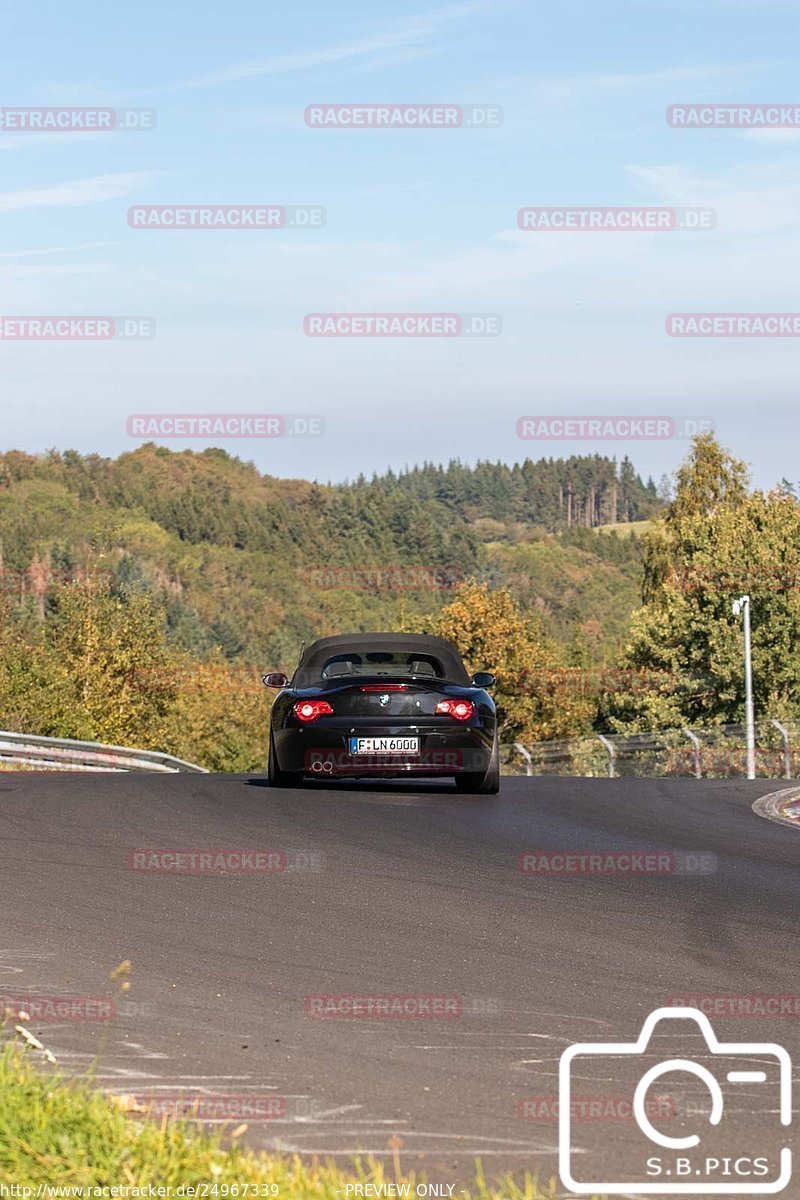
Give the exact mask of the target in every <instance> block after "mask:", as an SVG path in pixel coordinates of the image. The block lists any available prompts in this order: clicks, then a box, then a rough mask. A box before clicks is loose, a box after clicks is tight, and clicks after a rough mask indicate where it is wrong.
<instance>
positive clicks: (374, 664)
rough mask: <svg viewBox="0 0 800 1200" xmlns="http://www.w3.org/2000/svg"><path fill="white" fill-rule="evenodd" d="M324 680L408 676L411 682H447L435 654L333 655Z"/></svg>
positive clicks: (376, 652)
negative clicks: (414, 679) (438, 680)
mask: <svg viewBox="0 0 800 1200" xmlns="http://www.w3.org/2000/svg"><path fill="white" fill-rule="evenodd" d="M321 674H322V678H323V679H338V678H343V679H344V678H347V677H348V676H354V677H355V676H361V677H363V676H365V675H367V676H376V675H379V676H380V675H401V676H402V675H407V676H408V677H409V678H410V679H412V678H415V677H418V678H428V679H444V674H445V672H444V667H443V666H442V664H441V662H440V661H439V659H438V658H435V657H434V656H433V655H431V654H409V653H394V654H392V653H390V652H388V651H385V650H375V651H373V652H367V653H364V654H356V653H347V652H345V653H343V654H333V655H331V657H330V658H328V659H326V661H325V664H324V666H323V668H322V672H321Z"/></svg>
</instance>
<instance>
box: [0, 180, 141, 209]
mask: <svg viewBox="0 0 800 1200" xmlns="http://www.w3.org/2000/svg"><path fill="white" fill-rule="evenodd" d="M154 178H155V174H154V172H153V171H120V172H118V173H117V174H115V175H93V176H92V177H91V178H89V179H74V180H70V181H69V182H67V183H54V184H51V185H50V186H49V187H44V188H32V189H30V190H28V191H22V192H2V193H0V213H3V212H24V211H26V210H28V209H34V208H71V207H78V206H81V207H82V206H84V205H87V204H100V203H102V202H103V201H104V200H118V199H120V197H121V196H128V195H130V194H131V193H133V192H137V191H139V189H140V188H143V187H146V186H147V185H148V184H149V183H151V182H152V180H153V179H154Z"/></svg>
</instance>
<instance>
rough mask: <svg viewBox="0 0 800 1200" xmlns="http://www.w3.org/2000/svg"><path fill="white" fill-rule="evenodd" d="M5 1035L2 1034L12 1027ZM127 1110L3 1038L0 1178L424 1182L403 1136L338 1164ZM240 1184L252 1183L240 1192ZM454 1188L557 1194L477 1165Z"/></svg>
mask: <svg viewBox="0 0 800 1200" xmlns="http://www.w3.org/2000/svg"><path fill="white" fill-rule="evenodd" d="M5 1032H6V1035H7V1037H6V1040H8V1035H9V1034H10V1031H8V1030H6V1031H5ZM125 1107H126V1104H125V1099H124V1098H120V1097H118V1098H117V1102H116V1103H112V1100H111V1099H109V1098H108V1097H107V1096H104V1095H103V1094H102V1093H100V1092H98V1091H95V1090H93V1089H92V1087H91V1086H90V1081H89V1080H73V1079H64V1078H62V1077H59V1076H58V1075H56V1074H53V1073H50V1072H49V1071H48V1072H46V1071H44V1070H41V1069H39V1067H38V1065H37V1064H36V1063H34V1062H33V1061H32V1060H31V1052H30V1051H29V1050H23V1049H22V1048H21V1047H20V1046H18V1045H15V1044H13V1043H11V1042H8V1044H6V1045H5V1046H4V1047H3V1048H2V1050H1V1051H0V1180H2V1181H3V1182H4V1183H7V1184H16V1185H18V1186H20V1187H34V1188H35V1187H36V1186H37V1185H38V1184H48V1185H50V1186H51V1187H53V1186H55V1187H68V1186H70V1185H71V1186H73V1187H75V1186H81V1187H83V1188H88V1187H89V1186H104V1185H108V1186H111V1187H113V1186H123V1187H124V1186H127V1187H128V1188H129V1189H131V1188H134V1187H147V1186H148V1185H153V1186H154V1187H155V1186H165V1187H171V1188H172V1193H169V1192H167V1193H165V1195H166V1196H168V1197H169V1196H170V1195H172V1197H173V1198H174V1196H175V1189H176V1188H177V1187H178V1186H179V1185H181V1184H184V1185H186V1184H199V1183H205V1184H209V1185H211V1184H217V1185H219V1189H220V1190H219V1191H218V1192H217V1193H216V1194H217V1195H218V1196H222V1195H228V1196H230V1195H231V1194H233V1193H231V1192H227V1193H226V1192H224V1191H223V1190H222V1189H223V1185H234V1184H237V1185H239V1191H238V1195H239V1196H240V1197H242V1196H245V1195H247V1196H250V1197H254V1196H274V1197H277V1198H279V1200H284V1198H287V1197H292V1198H295V1197H296V1198H298V1200H305V1198H306V1197H309V1198H310V1197H314V1200H343V1198H344V1197H345V1196H346V1192H345V1187H346V1185H347V1184H348V1183H355V1182H360V1183H367V1182H369V1183H373V1184H380V1183H384V1182H392V1183H396V1182H408V1183H409V1184H411V1191H410V1193H409V1194H410V1195H412V1196H413V1195H414V1186H415V1185H416V1183H418V1182H422V1181H423V1180H424V1179H425V1176H423V1175H416V1176H415V1175H414V1174H413V1173H412V1174H405V1173H404V1171H403V1167H402V1162H401V1157H402V1150H401V1141H400V1139H399V1138H398V1139H397V1143H396V1147H397V1148H396V1149H395V1151H394V1155H393V1162H392V1163H391V1164H390V1166H389V1167H388V1168H387V1167H384V1166H383V1165H382V1164H380V1163H379V1162H377V1161H375V1160H372V1159H368V1158H365V1159H361V1160H360V1159H354V1160H353V1163H352V1164H351V1165H350V1166H349V1167H345V1168H342V1167H339V1166H337V1165H334V1164H331V1163H321V1162H319V1161H318V1160H316V1159H314V1160H312V1161H307V1162H303V1161H301V1160H300V1158H298V1157H296V1156H294V1157H291V1156H282V1155H264V1154H255V1153H252V1152H250V1151H248V1150H247V1149H245V1148H244V1147H243V1146H242V1145H241V1143H240V1141H238V1138H240V1137H241V1136H242V1133H243V1132H244V1127H243V1126H241V1125H240V1126H238V1128H231V1129H230V1130H229V1131H228V1134H227V1138H226V1141H227V1145H223V1141H222V1139H221V1138H220V1137H217V1136H211V1135H207V1134H204V1133H202V1132H199V1131H198V1130H197V1128H196V1126H192V1125H191V1124H190V1123H187V1122H185V1121H176V1120H171V1119H167V1118H164V1119H163V1120H160V1121H153V1120H150V1119H148V1118H138V1119H135V1118H133V1117H131V1116H130V1115H128V1113H127V1112H126V1111H125ZM233 1124H234V1123H232V1125H233ZM431 1181H432V1182H435V1179H432V1180H431ZM244 1184H249V1185H252V1187H251V1188H250V1189H248V1191H247V1192H245V1191H244V1190H243V1186H242V1185H244ZM256 1185H260V1186H259V1187H256ZM17 1194H19V1193H17ZM34 1194H35V1193H34ZM128 1194H129V1195H132V1194H135V1193H132V1192H130V1191H129V1193H128ZM209 1194H210V1195H211V1194H212V1193H209ZM351 1195H352V1193H351ZM454 1195H458V1196H459V1197H462V1196H463V1197H465V1198H466V1200H501V1197H502V1200H555V1196H556V1190H555V1185H554V1183H551V1184H550V1185H549V1186H548V1187H546V1188H545V1189H544V1190H542V1189H540V1188H539V1186H538V1185H537V1184H536V1182H535V1180H534V1179H533V1178H532V1177H531V1176H529V1175H526V1176H525V1177H524V1179H523V1180H522V1181H521V1182H519V1181H516V1180H515V1179H512V1178H511V1177H510V1176H509V1177H504V1178H503V1179H500V1180H498V1182H497V1186H496V1187H491V1186H490V1185H489V1184H487V1183H486V1181H485V1179H484V1176H483V1173H482V1171H481V1169H480V1166H479V1165H476V1171H475V1176H474V1180H473V1183H472V1185H471V1186H470V1188H469V1190H468V1191H466V1192H461V1191H460V1189H458V1188H456V1190H455V1191H454ZM84 1196H85V1197H87V1198H88V1197H89V1196H90V1193H84Z"/></svg>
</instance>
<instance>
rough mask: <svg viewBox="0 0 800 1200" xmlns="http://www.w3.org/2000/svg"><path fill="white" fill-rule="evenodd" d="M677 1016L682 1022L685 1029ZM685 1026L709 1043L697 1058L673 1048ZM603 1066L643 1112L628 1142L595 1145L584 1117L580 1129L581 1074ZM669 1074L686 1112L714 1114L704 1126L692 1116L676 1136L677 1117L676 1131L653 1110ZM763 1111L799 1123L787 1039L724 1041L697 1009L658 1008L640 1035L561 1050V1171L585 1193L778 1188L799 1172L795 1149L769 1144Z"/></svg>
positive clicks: (594, 1073)
mask: <svg viewBox="0 0 800 1200" xmlns="http://www.w3.org/2000/svg"><path fill="white" fill-rule="evenodd" d="M675 1021H680V1022H681V1026H680V1034H679V1033H678V1030H677V1029H676V1026H675ZM689 1022H691V1023H692V1026H691V1027H689ZM698 1029H699V1032H698ZM684 1034H685V1035H686V1038H687V1040H688V1041H689V1044H691V1045H692V1046H695V1047H696V1046H697V1045H698V1043H699V1042H700V1041H701V1040H702V1042H704V1043H705V1045H703V1046H702V1049H701V1051H700V1053H699V1054H698V1053H694V1054H693V1057H691V1058H674V1057H672V1056H671V1051H672V1049H673V1048H674V1045H675V1039H676V1037H679V1036H681V1037H682V1036H683V1035H684ZM660 1051H661V1052H660ZM598 1058H599V1059H600V1060H601V1062H600V1063H598V1061H597V1060H598ZM698 1058H700V1059H702V1060H703V1061H702V1062H698V1061H697V1059H698ZM603 1059H605V1060H606V1061H605V1062H603V1061H602V1060H603ZM651 1062H652V1065H650V1063H651ZM706 1064H708V1065H706ZM599 1072H602V1077H603V1078H604V1079H608V1080H613V1082H614V1084H615V1087H616V1088H617V1090H618V1091H619V1094H620V1095H622V1094H627V1093H628V1092H629V1093H630V1096H631V1101H632V1108H633V1115H634V1121H633V1122H632V1124H631V1126H630V1127H629V1129H630V1134H629V1137H626V1138H625V1139H624V1141H623V1142H619V1143H617V1142H616V1141H615V1142H614V1143H613V1144H611V1143H609V1141H608V1140H607V1139H606V1140H605V1141H604V1142H602V1143H601V1142H598V1143H597V1145H596V1146H587V1145H586V1142H587V1138H588V1137H589V1136H590V1135H589V1134H587V1132H586V1130H585V1127H582V1128H581V1129H580V1132H579V1133H578V1134H577V1135H576V1132H575V1130H574V1129H573V1126H572V1105H571V1099H572V1084H573V1080H574V1081H576V1083H577V1084H578V1085H579V1087H580V1085H581V1084H583V1085H584V1086H585V1084H586V1081H587V1080H588V1079H593V1080H596V1079H597V1078H598V1077H599ZM665 1075H670V1076H671V1078H670V1080H669V1090H670V1094H671V1095H673V1096H675V1097H676V1103H677V1108H678V1113H679V1114H680V1113H681V1112H683V1113H684V1114H686V1116H687V1121H692V1120H694V1119H700V1120H702V1118H703V1116H705V1120H706V1121H707V1123H708V1124H707V1126H705V1127H704V1128H703V1129H702V1130H700V1133H699V1134H698V1133H692V1132H688V1126H687V1134H686V1136H682V1137H679V1136H674V1135H675V1133H676V1132H677V1131H676V1130H675V1122H674V1121H673V1122H672V1130H673V1132H672V1133H671V1134H668V1133H666V1132H664V1131H663V1130H661V1129H659V1128H657V1127H656V1124H654V1123H653V1120H651V1118H652V1117H653V1109H652V1107H650V1106H649V1105H648V1103H647V1101H648V1092H649V1090H650V1088H651V1087H652V1086H653V1084H655V1083H657V1082H659V1081H661V1083H662V1088H663V1086H664V1084H663V1079H662V1077H663V1076H665ZM620 1084H622V1088H621V1090H619V1087H618V1085H620ZM727 1085H731V1086H730V1087H728V1086H727ZM578 1094H579V1093H578ZM757 1112H758V1113H777V1114H778V1116H779V1121H780V1124H781V1125H782V1126H787V1125H789V1124H791V1119H792V1064H791V1060H790V1058H789V1055H788V1053H787V1051H786V1050H785V1049H784V1048H783V1046H778V1045H776V1044H775V1043H773V1042H720V1041H718V1040H717V1037H716V1034H715V1033H714V1030H713V1028H712V1026H711V1022H710V1021H709V1019H708V1017H707V1016H705V1014H704V1013H702V1012H700V1011H699V1010H698V1009H696V1008H659V1009H656V1011H655V1012H653V1013H651V1014H650V1016H649V1017H648V1018H647V1020H646V1021H645V1023H644V1025H643V1027H642V1032H641V1034H640V1036H639V1039H638V1041H636V1042H584V1043H579V1044H577V1045H574V1046H570V1047H569V1048H568V1049H567V1050H565V1051H564V1053H563V1054H562V1056H561V1061H560V1065H559V1138H558V1167H559V1174H560V1176H561V1180H562V1182H563V1183H564V1185H565V1186H566V1187H567V1188H569V1189H570V1191H572V1192H575V1193H577V1194H578V1195H592V1194H593V1195H597V1194H598V1193H601V1194H607V1193H626V1192H628V1193H630V1192H637V1193H651V1194H653V1193H673V1194H674V1193H689V1192H691V1193H694V1194H704V1195H746V1194H748V1193H749V1194H759V1195H774V1194H776V1193H777V1192H781V1191H783V1189H784V1188H785V1187H786V1186H787V1185H788V1184H789V1182H790V1181H791V1176H792V1152H791V1150H790V1149H789V1147H788V1146H785V1145H783V1146H781V1147H780V1148H777V1147H773V1148H772V1149H770V1150H769V1152H765V1150H764V1146H763V1141H764V1132H763V1129H758V1128H755V1127H754V1126H755V1125H756V1123H755V1122H754V1121H753V1116H754V1115H755V1113H757ZM654 1119H656V1120H657V1118H654ZM759 1135H760V1137H761V1143H762V1144H761V1145H759V1144H758V1140H759ZM576 1136H577V1137H579V1138H580V1140H581V1143H582V1144H581V1145H578V1144H576V1140H575V1139H576ZM779 1141H781V1142H783V1141H785V1138H783V1137H781V1138H780V1139H779ZM601 1165H602V1169H600V1167H601ZM626 1175H627V1176H628V1178H625V1176H626ZM578 1176H581V1177H580V1178H579V1177H578ZM598 1176H601V1177H602V1178H598Z"/></svg>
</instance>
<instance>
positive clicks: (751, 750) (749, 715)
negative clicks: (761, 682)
mask: <svg viewBox="0 0 800 1200" xmlns="http://www.w3.org/2000/svg"><path fill="white" fill-rule="evenodd" d="M740 613H742V614H743V618H744V619H743V624H744V725H745V739H746V742H747V778H748V779H755V777H756V732H755V719H754V715H753V657H752V654H751V650H750V597H749V596H740V597H739V599H738V600H734V602H733V615H734V616H735V617H738V616H739V614H740Z"/></svg>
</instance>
